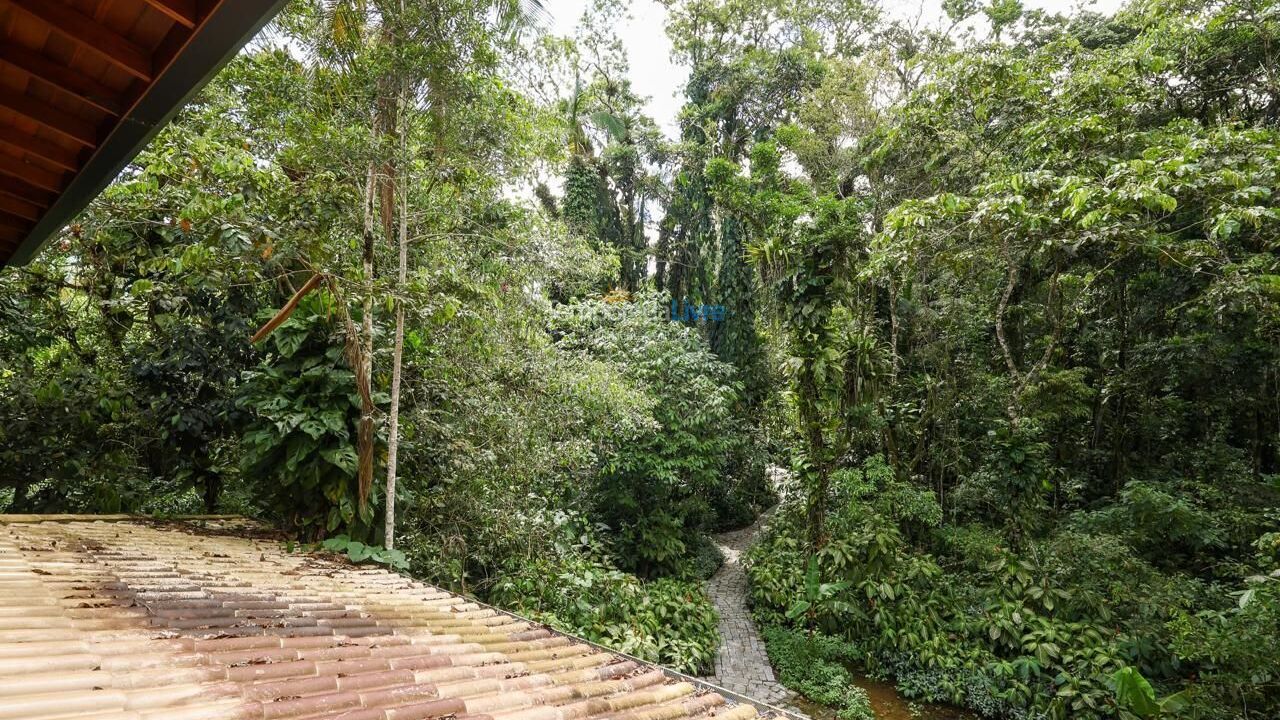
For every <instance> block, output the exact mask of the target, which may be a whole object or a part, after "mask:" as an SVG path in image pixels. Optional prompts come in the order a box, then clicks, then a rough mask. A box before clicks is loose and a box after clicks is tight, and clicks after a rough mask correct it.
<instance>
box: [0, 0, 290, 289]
mask: <svg viewBox="0 0 1280 720" xmlns="http://www.w3.org/2000/svg"><path fill="white" fill-rule="evenodd" d="M0 2H4V0H0ZM56 2H57V0H50V3H51V4H52V3H56ZM146 2H147V4H148V5H150V6H151V7H152V8H156V9H158V10H160V11H161V12H163V14H164V15H165V16H167V17H169V18H170V19H172V20H173V21H174V22H175V23H176V24H177V25H179V26H181V27H183V28H188V29H190V33H189V34H187V35H186V37H185V42H183V43H182V44H181V45H180V46H179V47H176V48H172V49H168V50H169V52H172V59H171V60H169V61H168V62H167V63H166V64H165V65H164V67H156V68H155V70H156V72H155V77H154V78H153V79H151V80H150V82H149V84H147V85H146V87H145V88H144V89H143V91H142V92H141V94H139V95H138V96H137V99H136V101H134V102H133V103H132V105H131V106H130V107H128V109H127V110H125V111H124V112H122V113H119V114H118V115H117V116H116V117H115V118H113V119H112V124H111V126H110V128H109V130H106V132H105V133H104V134H103V135H102V136H101V142H97V143H96V146H93V145H90V146H88V147H86V148H85V153H84V154H82V155H79V156H77V155H76V154H75V153H74V152H70V151H66V150H63V151H61V152H59V150H58V148H57V147H55V146H54V144H52V143H48V144H35V145H28V146H27V147H26V148H25V150H26V152H28V153H31V154H33V155H35V156H37V157H39V158H40V159H41V160H42V161H47V162H48V163H49V164H52V165H54V166H57V167H60V168H63V169H66V170H72V171H73V174H72V175H71V179H70V181H69V182H66V183H65V187H61V189H60V190H56V189H51V188H49V187H40V185H45V186H48V185H59V186H60V185H61V183H60V182H58V178H57V173H55V172H52V171H48V170H44V169H42V168H37V167H35V166H33V165H30V164H29V163H23V162H22V161H21V159H16V158H14V157H13V156H10V155H4V154H0V162H3V163H7V164H8V165H9V170H10V173H9V175H6V174H4V172H3V168H0V184H4V185H5V186H6V187H7V188H8V190H6V187H0V198H4V199H5V204H6V205H7V206H10V207H9V208H8V210H7V212H8V213H9V214H10V215H12V216H13V217H14V218H15V219H18V218H19V217H25V218H27V219H32V218H30V215H31V214H32V213H31V212H30V210H31V208H32V207H36V206H37V205H39V206H41V207H43V210H42V211H40V212H38V213H37V214H38V218H37V219H35V220H36V222H35V224H34V225H33V226H31V229H30V230H28V231H26V232H25V233H21V234H20V235H19V236H18V237H19V238H20V239H18V240H17V241H16V243H15V242H14V241H13V240H7V238H11V237H14V234H13V231H12V229H11V228H10V229H9V230H8V231H7V232H6V233H4V237H0V240H7V242H0V265H23V264H26V263H27V262H30V260H31V259H32V258H33V257H34V256H35V255H36V254H37V253H38V252H39V251H40V249H41V248H42V247H43V246H44V244H45V243H46V242H48V240H50V239H51V238H52V237H53V236H54V235H56V234H57V233H58V232H59V230H61V229H62V227H63V226H65V225H66V224H67V223H68V222H70V221H71V220H72V219H73V218H74V217H75V216H76V215H77V214H79V213H80V211H81V210H83V209H84V208H85V207H86V206H87V205H88V204H89V203H90V202H91V201H92V200H93V199H94V198H95V197H97V196H98V194H99V193H101V192H102V190H103V189H104V188H106V187H107V185H108V184H110V183H111V181H112V180H113V179H115V177H116V176H117V175H118V174H119V173H120V171H121V170H123V169H124V167H125V166H126V165H127V164H128V163H129V162H130V161H131V160H132V159H133V157H134V156H135V155H137V153H138V152H139V151H141V150H142V149H143V148H144V147H145V146H146V144H147V143H148V142H149V141H150V140H151V139H152V138H153V137H154V136H155V135H156V133H157V132H159V131H160V129H161V128H163V127H164V126H165V125H166V124H167V123H168V122H169V121H170V120H171V119H172V118H173V116H174V115H175V114H176V113H177V112H178V111H179V110H180V109H181V108H182V107H183V106H184V105H185V104H186V102H187V101H188V100H189V99H190V98H191V97H192V96H193V95H194V94H195V93H196V92H198V91H199V90H200V88H201V87H203V86H204V84H205V83H207V82H208V81H209V80H210V79H211V78H212V77H213V76H214V75H215V74H216V73H217V72H218V71H219V70H220V69H221V68H222V67H223V66H224V65H225V64H226V63H227V62H228V61H229V60H230V59H231V58H232V57H233V56H235V54H236V53H237V52H238V51H239V50H240V48H241V47H243V46H244V44H245V43H247V42H248V41H249V40H250V39H251V38H252V37H253V36H254V35H255V34H256V33H257V32H258V31H259V30H261V29H262V27H263V26H264V25H265V24H266V23H267V21H268V20H270V19H271V18H272V17H274V16H275V14H276V13H277V12H279V10H280V8H281V7H283V5H284V3H285V0H221V1H220V2H217V3H216V5H215V7H213V9H211V10H209V11H208V14H207V15H205V16H204V17H203V20H202V21H197V18H196V14H195V8H196V5H197V3H195V2H189V1H185V0H146ZM209 4H213V3H209ZM162 50H166V48H160V49H158V52H159V51H162ZM166 54H167V53H166ZM15 57H16V56H15ZM0 60H4V58H0ZM16 60H17V62H21V61H24V60H25V61H28V63H29V64H31V65H32V67H31V69H29V70H25V72H29V73H33V74H34V73H36V72H37V71H38V70H39V69H40V68H39V67H38V65H39V60H34V61H33V60H32V59H31V58H29V57H16ZM14 64H15V63H13V62H10V64H9V65H5V64H4V63H0V73H3V72H8V71H9V70H8V69H7V68H9V67H11V66H13V65H14ZM46 64H47V63H46ZM130 64H131V65H132V66H134V67H133V70H135V71H137V72H141V71H143V70H145V68H142V67H140V66H139V65H138V63H136V62H131V63H130ZM135 74H136V73H135ZM37 76H38V77H40V79H41V80H43V81H45V82H48V83H50V84H52V85H54V86H56V87H60V88H61V89H63V90H66V91H69V92H72V93H73V94H78V95H81V96H88V97H87V98H85V99H86V101H87V102H88V103H89V104H90V105H97V106H102V105H106V107H105V108H102V109H111V110H114V109H116V108H115V107H113V106H112V105H111V103H113V102H114V101H113V99H112V98H109V97H103V96H102V95H101V93H99V92H96V91H95V88H94V87H93V86H92V84H90V85H88V86H78V87H71V88H66V87H63V86H65V85H67V84H68V83H69V82H70V81H71V80H72V78H69V77H68V78H61V77H52V76H50V77H45V76H43V75H37ZM80 82H81V83H84V82H85V81H84V80H83V79H80ZM140 82H141V80H140ZM4 99H6V100H8V101H9V102H8V103H0V108H4V109H5V110H8V111H10V112H15V113H17V114H18V115H20V116H22V117H24V118H30V116H33V115H34V116H36V117H35V122H37V123H38V124H39V123H41V122H43V123H44V126H45V127H48V126H49V125H53V127H52V128H51V130H50V131H51V132H54V133H58V134H59V136H60V137H62V138H64V139H66V140H67V141H69V142H81V144H84V143H83V142H82V141H88V140H90V139H91V138H90V137H88V135H87V130H88V129H87V128H85V127H84V126H83V125H80V124H77V123H75V122H68V121H66V120H59V119H57V118H54V117H53V116H52V114H51V112H50V109H49V108H47V107H45V106H43V105H42V104H41V103H39V102H35V101H32V100H29V99H25V98H21V99H15V98H4ZM14 106H16V107H14ZM113 114H115V113H113ZM92 139H96V138H92ZM3 140H4V138H0V151H2V150H3V149H4V148H3V145H4V142H3ZM50 156H51V157H50ZM77 157H83V158H86V159H85V161H84V163H83V165H81V166H80V167H79V169H78V170H75V169H74V168H68V167H67V165H69V164H72V163H74V162H76V161H77ZM15 162H16V163H20V164H21V172H22V173H23V174H27V175H30V176H31V177H33V178H34V179H35V180H36V181H37V184H36V188H37V189H39V190H40V191H41V193H40V194H41V197H35V196H34V194H33V192H32V190H31V188H30V187H29V186H30V183H29V182H28V183H26V184H24V186H23V187H22V193H18V192H17V189H16V188H15V187H14V182H15V181H14V179H13V173H12V171H13V163H15ZM0 209H4V208H0ZM15 210H16V211H17V212H16V213H15ZM15 245H16V246H15ZM8 248H11V249H12V252H11V253H9V252H4V251H3V250H4V249H8ZM6 255H8V257H7V258H6V257H5V256H6Z"/></svg>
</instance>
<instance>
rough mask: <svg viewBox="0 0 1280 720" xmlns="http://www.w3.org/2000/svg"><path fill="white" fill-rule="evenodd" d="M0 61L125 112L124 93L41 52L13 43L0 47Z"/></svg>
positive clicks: (74, 94) (115, 112)
mask: <svg viewBox="0 0 1280 720" xmlns="http://www.w3.org/2000/svg"><path fill="white" fill-rule="evenodd" d="M0 62H3V63H7V64H9V65H12V66H13V67H15V68H17V69H19V70H21V71H23V72H25V73H27V74H28V75H30V76H32V77H34V78H35V79H37V80H39V81H41V82H43V83H46V84H48V85H52V86H53V87H54V88H56V89H58V90H60V91H62V92H64V93H66V94H68V95H71V96H72V97H74V98H76V99H77V100H80V101H81V102H84V103H87V104H89V105H92V106H93V107H95V108H97V109H99V110H101V111H103V112H105V113H107V114H109V115H117V116H118V115H120V113H121V111H122V110H121V103H120V100H119V96H120V93H117V92H115V91H113V90H112V89H111V88H109V87H107V86H106V85H103V84H101V83H99V82H98V81H97V80H93V79H92V78H89V77H86V76H84V75H81V74H80V73H78V72H76V71H75V70H72V69H71V68H69V67H66V66H65V65H62V64H60V63H57V62H54V61H53V60H50V59H49V58H47V57H45V56H43V55H41V54H40V53H37V52H34V51H31V50H28V49H27V48H24V47H21V46H19V45H17V44H12V43H11V44H8V45H6V46H4V47H2V48H0Z"/></svg>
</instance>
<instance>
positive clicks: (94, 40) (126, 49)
mask: <svg viewBox="0 0 1280 720" xmlns="http://www.w3.org/2000/svg"><path fill="white" fill-rule="evenodd" d="M0 5H9V6H12V7H15V8H17V9H19V10H21V11H22V12H23V13H25V14H27V15H29V16H31V17H33V18H35V19H36V20H38V21H40V22H42V23H44V24H45V25H47V26H49V28H50V29H51V30H54V31H56V32H57V33H59V34H61V35H64V36H66V37H67V38H69V39H71V40H74V41H75V42H77V43H79V44H80V45H81V46H83V47H84V48H85V49H87V50H91V51H93V52H95V53H97V54H98V55H101V56H102V57H103V58H105V59H106V60H108V61H110V62H111V63H112V64H114V65H117V66H119V67H120V68H121V69H123V70H125V71H126V72H128V73H129V74H131V75H133V76H134V77H136V78H138V79H139V80H142V81H144V82H151V80H152V77H153V74H152V69H151V55H150V53H148V52H147V51H146V50H144V49H142V48H141V47H138V46H137V45H135V44H134V43H132V42H130V41H129V40H128V39H126V38H125V37H123V36H121V35H119V34H117V33H114V32H112V31H111V30H108V29H107V28H105V27H103V26H102V25H101V24H99V23H98V22H97V21H96V20H94V19H93V18H91V17H89V16H88V15H85V14H83V13H81V12H79V11H77V10H74V9H72V8H71V7H69V6H67V5H63V4H62V3H61V2H50V0H0Z"/></svg>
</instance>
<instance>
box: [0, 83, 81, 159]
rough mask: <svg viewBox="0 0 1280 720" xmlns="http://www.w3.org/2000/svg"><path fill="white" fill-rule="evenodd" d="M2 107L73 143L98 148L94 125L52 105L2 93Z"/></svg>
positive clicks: (14, 94)
mask: <svg viewBox="0 0 1280 720" xmlns="http://www.w3.org/2000/svg"><path fill="white" fill-rule="evenodd" d="M0 107H5V108H9V109H10V110H12V111H14V112H16V113H18V114H19V115H21V116H22V117H24V118H26V119H28V120H30V121H32V122H34V123H37V124H38V125H40V126H41V127H44V128H47V129H49V130H52V131H54V132H56V133H58V134H59V135H61V136H63V137H65V138H67V139H68V140H71V141H72V142H78V143H80V144H81V145H84V146H85V147H97V146H98V129H97V128H95V127H94V126H93V123H90V122H85V121H84V120H81V119H80V118H78V117H74V116H72V115H69V114H67V113H66V112H64V111H62V110H59V109H58V108H56V107H53V106H52V105H46V104H44V103H42V102H40V101H39V100H33V99H32V98H29V97H27V96H26V95H19V94H18V93H14V92H8V91H0Z"/></svg>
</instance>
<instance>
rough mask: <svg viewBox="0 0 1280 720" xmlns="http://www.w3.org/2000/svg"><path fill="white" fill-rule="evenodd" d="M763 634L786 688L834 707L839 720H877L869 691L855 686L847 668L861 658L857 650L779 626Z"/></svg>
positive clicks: (771, 659)
mask: <svg viewBox="0 0 1280 720" xmlns="http://www.w3.org/2000/svg"><path fill="white" fill-rule="evenodd" d="M761 635H762V636H763V637H764V641H765V647H766V649H767V650H768V653H769V662H771V663H772V664H773V666H774V668H775V669H776V670H777V672H778V679H779V680H781V681H782V684H783V685H786V686H787V687H788V688H790V689H792V690H795V691H796V692H798V693H800V694H801V695H803V696H805V697H806V698H808V699H810V700H812V701H814V702H819V703H822V704H823V705H827V706H829V707H832V708H835V710H836V717H838V718H840V720H875V713H874V712H872V710H871V702H870V700H869V699H868V697H867V693H866V691H865V690H863V689H862V688H860V687H858V686H857V685H854V683H853V675H852V674H851V673H850V672H849V670H848V669H847V668H846V666H847V665H848V664H850V663H855V662H858V661H859V660H861V659H862V653H861V652H860V651H859V650H858V649H857V648H856V647H854V646H852V645H850V644H849V643H847V642H844V641H842V640H840V639H839V638H835V637H831V636H828V635H814V634H811V633H810V634H805V633H802V632H799V631H796V630H788V629H786V628H781V627H778V626H776V625H771V626H768V627H766V628H765V629H764V631H763V632H762V633H761Z"/></svg>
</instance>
